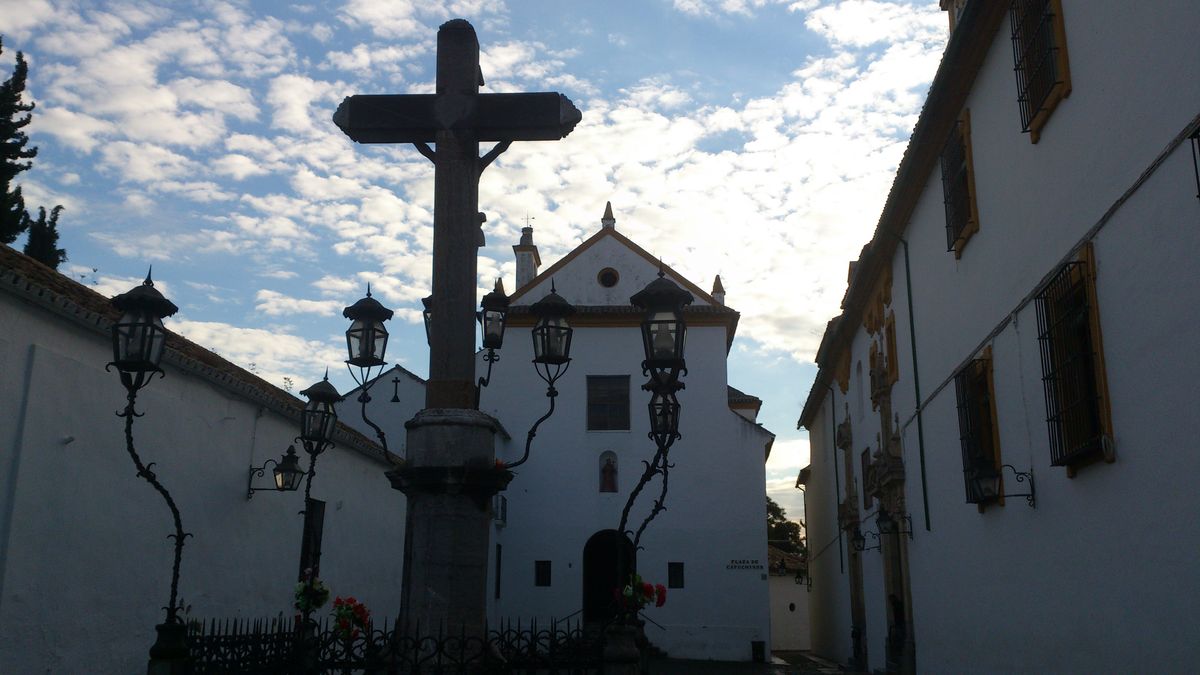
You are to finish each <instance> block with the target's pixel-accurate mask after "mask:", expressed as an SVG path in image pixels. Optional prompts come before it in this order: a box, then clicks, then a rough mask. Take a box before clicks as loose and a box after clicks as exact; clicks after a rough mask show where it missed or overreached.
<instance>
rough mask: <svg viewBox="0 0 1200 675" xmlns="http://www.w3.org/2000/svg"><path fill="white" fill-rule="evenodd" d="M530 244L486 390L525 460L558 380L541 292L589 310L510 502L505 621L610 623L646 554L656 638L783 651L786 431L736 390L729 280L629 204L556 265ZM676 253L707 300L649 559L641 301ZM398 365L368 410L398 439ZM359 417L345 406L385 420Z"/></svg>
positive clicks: (737, 654)
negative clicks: (660, 239)
mask: <svg viewBox="0 0 1200 675" xmlns="http://www.w3.org/2000/svg"><path fill="white" fill-rule="evenodd" d="M514 251H515V254H516V256H517V288H516V289H515V290H514V291H513V293H512V296H511V306H510V308H509V314H508V329H507V332H506V334H505V337H504V344H503V348H502V349H501V350H499V352H498V355H499V356H500V359H499V361H497V362H496V363H495V364H494V365H493V368H492V374H491V378H490V383H489V384H488V386H487V387H485V388H483V389H482V391H481V394H480V404H479V409H480V410H481V411H483V412H485V413H487V414H489V415H491V416H493V417H494V418H495V419H496V420H497V421H498V422H499V426H500V428H501V431H500V433H498V434H497V436H496V458H497V459H498V460H499V461H502V462H505V463H506V464H514V463H516V462H518V461H519V460H520V458H521V457H522V456H523V455H524V453H525V449H526V441H527V438H528V436H527V434H528V431H529V429H530V428H531V427H532V426H533V425H534V424H535V422H536V421H537V420H538V418H540V417H541V416H543V415H544V414H545V413H546V412H547V411H548V410H549V405H550V399H549V398H548V397H547V396H546V391H547V387H546V383H545V382H544V381H543V380H542V379H540V378H539V377H538V375H537V374H536V372H535V369H534V366H533V364H532V363H531V361H532V359H533V344H532V340H531V339H530V334H531V333H530V331H531V329H532V327H533V325H534V317H533V315H532V314H531V313H530V311H529V308H530V306H531V305H533V304H534V303H535V302H537V301H538V300H540V299H542V298H543V297H545V296H546V295H547V294H548V293H550V291H551V289H552V288H553V289H554V291H555V292H557V293H558V294H559V295H560V296H562V297H563V298H564V299H566V300H567V301H568V302H570V303H571V304H572V305H573V306H574V307H575V309H576V311H575V313H574V314H573V315H571V316H570V318H569V322H570V324H571V326H572V328H573V337H572V346H571V359H572V360H571V363H570V365H569V367H568V368H567V370H566V372H565V374H564V375H563V376H562V377H561V379H559V380H558V381H557V382H556V383H555V388H556V389H557V392H558V396H557V398H556V399H555V410H554V412H553V414H552V415H550V416H549V417H548V418H547V419H546V420H545V421H544V422H542V423H541V424H540V425H539V426H538V427H537V431H536V436H535V437H534V438H533V440H532V442H531V443H530V448H529V449H530V452H529V456H528V459H527V461H525V462H523V463H521V464H520V465H519V466H516V467H515V468H514V469H513V472H514V473H515V474H516V475H515V477H514V478H513V480H512V482H511V483H510V484H509V485H508V488H507V490H506V491H504V492H502V493H500V495H499V496H498V498H497V500H496V501H495V502H494V504H493V527H492V533H491V542H490V550H489V563H488V565H489V579H488V603H489V604H488V607H489V610H488V612H489V617H488V618H489V621H490V622H492V623H493V624H495V623H497V622H501V621H504V620H508V619H512V620H516V619H518V618H520V619H521V620H522V621H529V620H530V619H537V620H538V621H539V622H540V623H542V624H543V625H545V624H547V623H549V622H550V621H551V620H556V619H557V620H564V619H569V620H571V621H582V622H584V623H589V622H593V621H595V622H599V621H602V620H604V619H606V618H608V613H609V612H610V610H611V600H612V592H613V589H614V587H616V586H617V585H618V583H624V582H623V581H620V578H621V575H620V574H619V572H618V567H619V566H620V565H622V563H621V559H622V558H621V556H626V555H628V558H629V559H628V560H627V561H626V563H625V564H624V569H625V570H626V571H629V570H631V569H636V571H637V572H638V573H639V574H640V575H641V576H642V577H643V578H644V579H645V580H646V581H649V582H651V583H661V584H662V585H663V586H665V587H667V601H666V604H665V605H664V606H662V607H652V608H648V609H646V610H645V611H644V615H645V616H646V617H647V618H648V621H647V622H646V625H645V632H646V636H647V638H648V639H649V640H650V642H651V643H653V644H654V645H655V646H656V647H658V648H660V649H661V650H663V651H665V652H666V653H667V654H668V655H670V656H671V657H672V658H695V659H713V660H726V661H750V660H752V659H753V658H755V657H756V656H757V657H760V658H767V655H769V653H770V648H771V647H770V635H771V628H770V605H769V602H768V597H769V591H768V589H769V583H768V569H767V565H768V562H767V535H766V516H765V499H766V494H765V462H766V458H767V455H768V454H769V452H770V449H771V444H772V441H773V440H774V435H773V434H772V433H771V432H769V431H767V430H766V429H764V428H763V427H762V426H761V425H760V424H758V423H756V422H755V416H756V415H757V412H758V407H759V405H761V401H759V400H758V399H756V398H755V397H753V396H749V395H746V394H743V393H742V392H739V391H737V390H735V389H731V388H730V387H729V386H728V372H727V370H726V356H727V354H728V351H729V348H730V346H731V345H732V343H733V339H734V335H735V331H736V327H737V321H738V316H739V315H738V313H737V312H736V311H734V310H732V309H730V308H729V307H726V306H725V304H724V293H723V291H722V290H721V289H720V285H719V284H720V282H719V280H718V281H717V293H715V294H714V293H708V292H705V291H704V290H702V289H701V288H699V287H698V286H697V285H696V284H695V283H693V282H692V281H690V280H688V279H686V278H684V277H682V276H681V275H679V274H678V273H676V272H675V271H674V270H672V269H670V268H669V267H666V266H660V263H659V261H658V260H657V259H655V258H654V257H653V256H651V255H649V254H648V253H647V252H646V251H644V250H643V249H642V248H641V247H639V246H638V245H637V244H636V243H634V242H633V241H631V240H630V239H629V238H628V237H626V236H625V235H623V234H621V233H620V232H619V231H617V229H616V227H615V219H613V218H612V213H611V207H610V208H609V209H608V210H607V211H606V213H605V217H604V219H603V220H602V227H601V228H600V229H599V231H597V232H596V233H595V234H594V235H593V236H591V237H590V238H588V239H587V240H585V241H584V242H583V243H581V244H580V245H579V246H578V247H577V248H576V249H574V250H573V251H571V252H570V253H568V254H567V255H565V256H564V257H563V258H562V259H560V260H559V261H558V262H556V263H555V264H553V265H551V266H549V267H548V268H546V269H545V270H543V271H541V272H540V273H539V271H538V268H539V266H540V264H541V260H540V255H539V253H538V251H537V247H536V245H535V244H534V243H533V240H532V229H530V228H526V229H525V230H524V232H523V235H522V238H521V241H520V243H518V244H517V245H516V246H514ZM660 267H661V269H662V271H663V273H664V275H665V277H666V278H669V279H670V280H671V281H673V282H675V283H676V284H678V285H679V286H680V287H682V288H684V289H686V290H687V291H689V292H690V293H691V294H692V296H693V298H694V301H693V303H692V304H691V305H690V306H689V307H687V308H686V310H685V314H684V317H685V320H686V322H687V348H686V349H687V351H686V359H687V367H688V372H687V374H686V375H685V376H683V377H682V378H681V380H682V381H683V382H684V383H685V385H686V388H685V389H683V390H682V391H680V392H679V393H678V399H679V403H680V408H681V412H680V423H679V431H680V433H681V434H682V438H681V439H679V440H677V441H676V442H675V444H674V445H673V446H672V448H671V450H670V461H671V463H672V465H673V466H672V467H671V468H670V471H669V489H668V491H667V494H666V500H665V507H666V509H665V510H664V511H662V512H660V513H659V514H658V515H657V516H656V518H655V519H654V520H653V521H652V522H650V523H649V525H647V526H646V528H645V531H644V534H643V535H642V538H641V540H640V545H641V550H638V551H636V554H632V555H631V554H628V553H627V552H621V551H619V549H621V548H622V547H624V546H627V545H628V544H624V543H622V537H620V536H619V535H618V534H617V528H618V526H619V524H620V520H621V515H622V510H623V508H624V506H625V504H626V501H627V498H628V496H629V493H630V492H631V490H632V489H633V487H634V486H635V485H636V483H637V482H638V480H639V478H640V476H641V473H642V471H643V469H644V465H643V462H644V461H647V462H648V461H650V460H651V459H652V458H653V456H654V452H655V448H656V446H655V443H654V441H652V440H650V439H649V438H648V432H649V413H648V409H647V404H648V402H649V400H650V394H649V393H647V392H645V391H643V390H642V389H641V385H642V384H643V383H644V382H645V381H646V380H647V377H646V376H644V375H642V369H641V362H642V359H643V349H642V338H641V333H640V324H641V321H642V318H643V311H642V310H639V309H637V308H635V307H633V306H632V305H631V304H630V300H629V299H630V296H632V295H633V294H635V293H637V292H638V291H640V290H642V289H643V288H644V287H645V286H646V285H647V284H648V283H650V282H651V281H652V280H654V279H656V278H658V274H659V271H660ZM484 353H485V352H481V353H480V355H479V357H480V360H479V362H477V364H476V373H477V374H478V375H480V376H482V375H484V374H485V373H486V371H487V364H486V363H485V362H484V361H483V355H484ZM392 377H394V375H393V374H391V373H390V372H389V373H385V374H384V375H383V376H381V377H380V378H379V380H378V383H377V384H376V385H375V387H378V389H375V388H373V389H372V401H371V403H370V404H368V416H369V417H370V418H371V419H372V420H374V421H377V422H378V423H379V424H380V426H381V427H383V428H385V429H387V430H388V435H389V444H391V445H392V446H393V448H392V449H393V451H397V450H396V448H395V443H393V442H392V441H391V438H393V437H398V438H403V436H402V435H397V436H394V433H395V434H401V432H400V431H399V429H400V428H402V426H403V422H404V421H405V419H402V418H403V413H395V412H393V411H394V409H397V408H398V407H397V406H396V405H395V404H392V403H390V402H388V399H387V397H386V396H384V395H381V394H378V393H376V392H384V391H385V390H386V391H387V392H391V390H392V389H391V386H390V385H391V384H392V383H391V379H392ZM399 377H401V378H405V377H406V375H405V374H403V373H401V374H400V375H399ZM409 379H410V380H411V377H409ZM405 386H407V385H405ZM413 391H414V392H415V391H416V390H415V389H414V390H413ZM354 395H355V393H354V392H350V393H349V394H348V397H350V398H353V396H354ZM401 398H402V400H403V398H404V395H403V394H402V395H401ZM403 407H404V406H403V405H401V406H399V408H403ZM410 407H411V406H410ZM356 417H357V416H356V415H353V416H352V415H345V416H344V417H343V419H344V421H345V422H346V423H347V424H350V425H352V426H355V427H356V428H358V429H360V430H361V431H363V432H364V433H369V432H370V430H369V428H368V427H366V425H363V424H361V423H360V421H359V420H358V419H356ZM393 429H395V430H396V431H395V432H393ZM660 481H661V477H657V478H655V479H654V480H652V481H651V482H650V483H649V484H648V485H647V486H646V488H645V489H644V490H643V491H642V492H641V495H640V497H639V499H638V501H637V502H636V504H635V506H634V508H633V509H632V510H631V513H630V515H629V521H628V525H627V530H629V531H630V532H631V533H632V532H635V531H636V530H637V529H638V528H639V527H640V526H641V524H642V522H643V521H644V520H645V518H646V516H647V515H648V514H649V512H650V510H651V508H652V506H653V504H654V500H656V499H658V498H659V497H660V496H661V482H660ZM632 538H633V537H632V536H628V537H627V538H626V539H628V540H631V539H632ZM629 543H632V542H629ZM628 550H629V549H626V551H628Z"/></svg>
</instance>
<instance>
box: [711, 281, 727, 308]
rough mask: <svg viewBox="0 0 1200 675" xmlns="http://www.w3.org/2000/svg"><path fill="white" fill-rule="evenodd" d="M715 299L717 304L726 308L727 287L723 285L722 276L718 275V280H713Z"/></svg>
mask: <svg viewBox="0 0 1200 675" xmlns="http://www.w3.org/2000/svg"><path fill="white" fill-rule="evenodd" d="M712 296H713V299H714V300H716V301H717V304H719V305H722V306H724V304H725V287H724V286H722V285H721V275H720V274H718V275H717V278H716V279H713V288H712Z"/></svg>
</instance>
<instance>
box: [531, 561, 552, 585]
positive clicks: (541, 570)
mask: <svg viewBox="0 0 1200 675" xmlns="http://www.w3.org/2000/svg"><path fill="white" fill-rule="evenodd" d="M533 585H534V586H549V585H550V561H549V560H535V561H533Z"/></svg>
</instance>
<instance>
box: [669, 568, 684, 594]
mask: <svg viewBox="0 0 1200 675" xmlns="http://www.w3.org/2000/svg"><path fill="white" fill-rule="evenodd" d="M667 588H683V563H681V562H669V563H667Z"/></svg>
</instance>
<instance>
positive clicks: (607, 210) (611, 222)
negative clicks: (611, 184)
mask: <svg viewBox="0 0 1200 675" xmlns="http://www.w3.org/2000/svg"><path fill="white" fill-rule="evenodd" d="M600 225H601V226H602V227H604V228H606V229H610V230H615V229H617V219H616V218H613V214H612V202H605V203H604V217H603V218H601V219H600Z"/></svg>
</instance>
